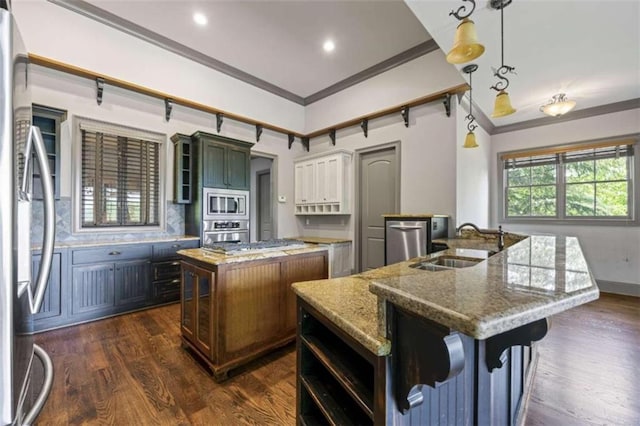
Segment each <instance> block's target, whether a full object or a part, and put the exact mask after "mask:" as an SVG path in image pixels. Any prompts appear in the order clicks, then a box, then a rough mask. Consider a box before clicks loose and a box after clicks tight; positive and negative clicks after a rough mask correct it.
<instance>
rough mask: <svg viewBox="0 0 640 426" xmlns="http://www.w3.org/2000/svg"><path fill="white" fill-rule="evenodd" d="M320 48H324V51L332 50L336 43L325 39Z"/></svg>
mask: <svg viewBox="0 0 640 426" xmlns="http://www.w3.org/2000/svg"><path fill="white" fill-rule="evenodd" d="M322 48H323V49H324V51H325V52H333V51H334V49H335V48H336V44H335V43H334V42H333V40H327V41H325V42H324V44H323V45H322Z"/></svg>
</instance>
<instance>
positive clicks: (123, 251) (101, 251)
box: [71, 244, 151, 265]
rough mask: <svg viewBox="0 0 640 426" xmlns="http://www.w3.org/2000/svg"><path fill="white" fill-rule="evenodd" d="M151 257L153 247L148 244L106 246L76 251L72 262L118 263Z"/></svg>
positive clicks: (76, 263)
mask: <svg viewBox="0 0 640 426" xmlns="http://www.w3.org/2000/svg"><path fill="white" fill-rule="evenodd" d="M149 257H151V246H150V245H146V244H140V245H128V246H105V247H99V248H92V249H82V250H74V251H73V253H72V256H71V261H72V263H73V264H74V265H78V264H83V263H96V262H117V261H120V260H130V259H145V258H149Z"/></svg>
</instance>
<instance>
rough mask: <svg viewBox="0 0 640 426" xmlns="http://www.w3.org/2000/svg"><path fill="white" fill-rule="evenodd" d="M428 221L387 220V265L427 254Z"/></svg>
mask: <svg viewBox="0 0 640 426" xmlns="http://www.w3.org/2000/svg"><path fill="white" fill-rule="evenodd" d="M428 226H429V222H428V221H426V220H414V221H406V220H402V221H400V220H387V221H386V232H385V238H386V240H385V252H386V256H385V264H386V265H391V264H392V263H398V262H402V261H405V260H407V259H411V258H414V257H418V256H424V255H426V254H427V238H428V235H427V229H428Z"/></svg>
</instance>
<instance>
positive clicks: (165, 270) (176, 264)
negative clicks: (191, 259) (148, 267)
mask: <svg viewBox="0 0 640 426" xmlns="http://www.w3.org/2000/svg"><path fill="white" fill-rule="evenodd" d="M174 278H180V261H179V260H170V261H167V262H154V263H153V278H152V279H153V280H154V281H159V280H169V279H174Z"/></svg>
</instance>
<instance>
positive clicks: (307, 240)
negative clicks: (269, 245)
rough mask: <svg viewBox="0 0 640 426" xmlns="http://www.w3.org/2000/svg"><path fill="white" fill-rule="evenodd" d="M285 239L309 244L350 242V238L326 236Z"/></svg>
mask: <svg viewBox="0 0 640 426" xmlns="http://www.w3.org/2000/svg"><path fill="white" fill-rule="evenodd" d="M286 239H287V240H297V241H302V242H303V243H309V244H339V243H350V242H351V240H349V239H346V238H326V237H287V238H286Z"/></svg>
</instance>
